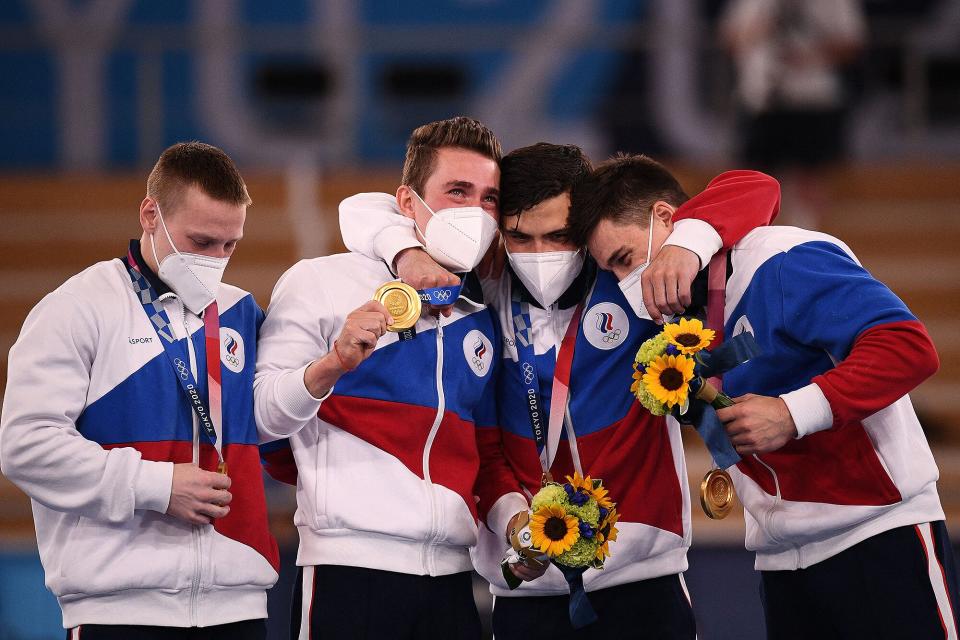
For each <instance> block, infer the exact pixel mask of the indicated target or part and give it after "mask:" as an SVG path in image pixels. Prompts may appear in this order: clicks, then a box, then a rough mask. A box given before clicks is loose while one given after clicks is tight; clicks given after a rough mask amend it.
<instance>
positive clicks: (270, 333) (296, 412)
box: [253, 261, 333, 442]
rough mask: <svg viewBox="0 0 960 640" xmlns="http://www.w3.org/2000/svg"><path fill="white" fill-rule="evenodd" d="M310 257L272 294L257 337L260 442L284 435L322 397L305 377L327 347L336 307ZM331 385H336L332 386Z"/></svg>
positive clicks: (256, 400) (298, 426)
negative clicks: (314, 392)
mask: <svg viewBox="0 0 960 640" xmlns="http://www.w3.org/2000/svg"><path fill="white" fill-rule="evenodd" d="M321 282H323V278H322V277H321V275H320V274H318V273H317V272H316V271H315V270H314V267H313V266H312V265H311V263H310V262H309V261H301V262H299V263H297V264H296V265H294V266H293V267H291V268H290V269H289V270H288V271H287V272H286V273H285V274H283V276H282V277H281V278H280V280H279V282H277V286H276V287H275V288H274V290H273V294H272V295H271V296H270V306H269V307H268V308H267V315H266V318H265V319H264V321H263V324H262V325H261V326H260V335H259V337H258V339H257V372H256V376H255V378H254V382H253V398H254V414H255V417H256V421H257V430H258V431H259V433H260V441H261V442H269V441H272V440H276V439H278V438H286V437H288V436H291V435H293V434H294V433H296V432H297V431H299V430H300V429H302V428H303V427H304V426H305V425H306V424H307V423H308V422H309V421H310V420H312V419H313V418H315V417H316V415H317V411H319V410H320V404H321V402H322V401H323V400H324V399H326V397H327V396H329V395H330V393H329V392H328V393H327V396H324V397H323V398H314V397H313V396H311V395H310V392H309V391H307V386H306V384H305V383H304V381H303V375H304V372H305V371H306V369H307V366H309V365H310V363H312V362H313V361H314V360H316V359H317V358H319V357H321V356H323V355H325V354H326V353H327V352H328V351H329V350H330V348H329V340H330V339H331V338H330V334H331V332H332V329H333V308H332V306H331V304H330V301H329V299H328V297H327V295H326V293H325V292H324V290H323V287H322V286H319V285H318V283H321ZM331 391H332V389H331Z"/></svg>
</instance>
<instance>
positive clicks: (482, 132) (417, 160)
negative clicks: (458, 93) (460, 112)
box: [400, 116, 503, 196]
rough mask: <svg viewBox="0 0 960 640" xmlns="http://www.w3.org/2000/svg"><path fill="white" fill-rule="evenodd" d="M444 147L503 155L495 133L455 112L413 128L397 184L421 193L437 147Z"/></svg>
mask: <svg viewBox="0 0 960 640" xmlns="http://www.w3.org/2000/svg"><path fill="white" fill-rule="evenodd" d="M444 147H456V148H460V149H468V150H470V151H476V152H477V153H479V154H480V155H483V156H486V157H487V158H490V159H491V160H493V161H494V162H500V157H501V156H502V155H503V150H502V149H501V148H500V141H499V140H497V136H495V135H494V134H493V132H492V131H490V129H488V128H487V127H486V125H484V124H483V123H482V122H480V121H479V120H474V119H473V118H467V117H466V116H457V117H456V118H450V119H448V120H438V121H437V122H430V123H428V124H425V125H423V126H421V127H417V128H416V129H414V131H413V133H412V134H411V135H410V139H409V140H408V141H407V157H406V159H405V160H404V161H403V174H402V175H401V177H400V184H403V185H406V186H408V187H413V190H414V191H416V192H417V193H419V194H420V195H421V196H423V186H424V184H426V182H427V179H428V178H429V177H430V174H432V173H433V170H434V169H435V168H436V164H437V151H438V150H440V149H443V148H444Z"/></svg>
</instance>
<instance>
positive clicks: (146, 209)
mask: <svg viewBox="0 0 960 640" xmlns="http://www.w3.org/2000/svg"><path fill="white" fill-rule="evenodd" d="M159 224H160V221H159V219H158V218H157V201H156V200H154V199H153V198H151V197H150V196H147V197H145V198H144V199H143V201H142V202H141V203H140V226H141V227H143V232H144V233H154V232H156V230H157V225H159Z"/></svg>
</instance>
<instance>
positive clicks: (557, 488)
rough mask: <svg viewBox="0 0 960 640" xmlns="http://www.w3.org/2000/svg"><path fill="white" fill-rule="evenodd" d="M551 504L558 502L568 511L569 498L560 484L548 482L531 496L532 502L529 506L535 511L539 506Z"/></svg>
mask: <svg viewBox="0 0 960 640" xmlns="http://www.w3.org/2000/svg"><path fill="white" fill-rule="evenodd" d="M551 504H559V505H561V506H563V508H564V509H567V510H568V511H569V509H570V500H569V499H568V498H567V492H566V491H564V489H563V486H562V485H559V484H554V483H550V484H548V485H547V486H545V487H543V488H542V489H540V491H538V492H537V495H535V496H533V502H532V503H531V505H530V507H531V509H532V510H533V511H534V512H536V511H537V509H539V508H540V507H543V506H546V505H551Z"/></svg>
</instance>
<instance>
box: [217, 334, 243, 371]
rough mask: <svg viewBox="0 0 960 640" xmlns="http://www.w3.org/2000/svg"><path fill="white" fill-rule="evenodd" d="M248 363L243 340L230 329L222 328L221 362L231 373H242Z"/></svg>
mask: <svg viewBox="0 0 960 640" xmlns="http://www.w3.org/2000/svg"><path fill="white" fill-rule="evenodd" d="M245 361H246V358H245V357H244V349H243V338H242V337H240V334H239V333H237V332H236V331H234V330H233V329H230V328H229V327H221V328H220V362H222V363H223V366H225V367H226V368H227V369H229V370H230V371H233V372H234V373H240V372H241V371H243V365H244V363H245Z"/></svg>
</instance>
